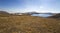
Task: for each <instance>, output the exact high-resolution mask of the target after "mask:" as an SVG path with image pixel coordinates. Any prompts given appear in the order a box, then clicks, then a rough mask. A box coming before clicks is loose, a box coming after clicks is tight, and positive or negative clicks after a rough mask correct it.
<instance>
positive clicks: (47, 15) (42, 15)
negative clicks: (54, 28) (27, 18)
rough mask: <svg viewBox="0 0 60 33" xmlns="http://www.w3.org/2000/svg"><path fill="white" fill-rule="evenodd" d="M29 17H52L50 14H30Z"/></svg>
mask: <svg viewBox="0 0 60 33" xmlns="http://www.w3.org/2000/svg"><path fill="white" fill-rule="evenodd" d="M31 16H40V17H49V16H53V15H52V14H32V15H31Z"/></svg>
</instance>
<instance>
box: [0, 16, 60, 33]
mask: <svg viewBox="0 0 60 33" xmlns="http://www.w3.org/2000/svg"><path fill="white" fill-rule="evenodd" d="M0 33H60V21H59V20H56V19H49V18H41V17H33V16H9V17H0Z"/></svg>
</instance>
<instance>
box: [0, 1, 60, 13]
mask: <svg viewBox="0 0 60 33" xmlns="http://www.w3.org/2000/svg"><path fill="white" fill-rule="evenodd" d="M0 10H7V11H8V12H31V11H36V12H54V13H55V12H58V13H59V12H60V0H0Z"/></svg>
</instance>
